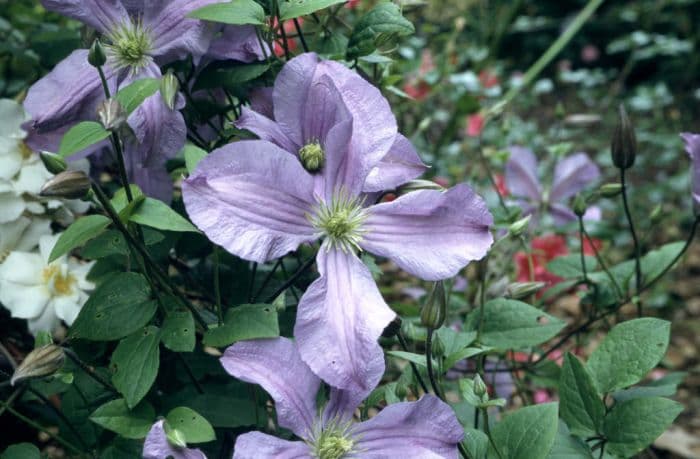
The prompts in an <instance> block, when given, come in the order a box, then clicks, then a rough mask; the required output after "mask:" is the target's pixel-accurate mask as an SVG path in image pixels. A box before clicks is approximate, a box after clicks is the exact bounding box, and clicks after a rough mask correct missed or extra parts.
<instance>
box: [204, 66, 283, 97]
mask: <svg viewBox="0 0 700 459" xmlns="http://www.w3.org/2000/svg"><path fill="white" fill-rule="evenodd" d="M269 68H270V64H268V63H266V62H256V63H252V64H244V63H238V62H237V63H229V62H216V63H214V64H212V65H209V66H207V67H206V68H205V69H204V70H203V71H202V72H201V74H200V76H199V77H198V78H197V81H196V82H195V84H194V90H195V91H197V90H200V89H213V88H220V87H224V88H230V89H233V88H237V87H239V86H240V85H241V84H242V83H246V82H248V81H251V80H254V79H255V78H257V77H259V76H260V75H262V74H263V73H265V72H266V71H267V70H268V69H269Z"/></svg>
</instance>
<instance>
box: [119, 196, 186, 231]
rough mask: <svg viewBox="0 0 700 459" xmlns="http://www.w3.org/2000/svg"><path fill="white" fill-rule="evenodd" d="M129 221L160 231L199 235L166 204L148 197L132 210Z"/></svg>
mask: <svg viewBox="0 0 700 459" xmlns="http://www.w3.org/2000/svg"><path fill="white" fill-rule="evenodd" d="M130 220H131V221H132V222H134V223H138V224H139V225H144V226H150V227H151V228H156V229H160V230H166V231H175V232H192V233H199V230H198V229H197V228H195V227H194V225H192V223H190V222H189V221H188V220H187V219H186V218H185V217H183V216H182V215H180V214H178V213H177V212H175V211H174V210H173V209H171V208H170V206H168V205H167V204H166V203H164V202H163V201H159V200H158V199H153V198H148V197H147V198H146V199H144V201H143V202H142V203H141V205H139V206H138V207H137V208H136V209H135V210H134V212H133V213H132V214H131V218H130Z"/></svg>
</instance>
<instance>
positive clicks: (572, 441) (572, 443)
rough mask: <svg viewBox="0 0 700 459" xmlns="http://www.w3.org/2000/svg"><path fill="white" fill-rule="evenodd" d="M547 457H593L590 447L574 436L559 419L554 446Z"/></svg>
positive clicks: (591, 458)
mask: <svg viewBox="0 0 700 459" xmlns="http://www.w3.org/2000/svg"><path fill="white" fill-rule="evenodd" d="M547 459H593V456H592V455H591V449H590V448H589V447H588V445H586V443H584V442H583V440H581V439H579V438H577V437H574V436H573V435H571V432H569V429H567V428H566V424H564V422H563V421H559V430H558V431H557V436H556V438H555V439H554V446H552V450H551V451H550V452H549V456H547Z"/></svg>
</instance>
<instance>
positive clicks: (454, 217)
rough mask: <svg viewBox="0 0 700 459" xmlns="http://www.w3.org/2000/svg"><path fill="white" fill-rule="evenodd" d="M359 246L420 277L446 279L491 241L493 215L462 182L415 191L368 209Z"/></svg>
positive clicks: (478, 256) (480, 255)
mask: <svg viewBox="0 0 700 459" xmlns="http://www.w3.org/2000/svg"><path fill="white" fill-rule="evenodd" d="M368 211H369V216H368V217H367V220H366V221H365V224H364V226H363V229H364V230H365V233H364V235H363V240H362V241H361V242H360V246H361V247H362V248H363V249H365V250H367V251H369V252H371V253H374V254H377V255H380V256H384V257H387V258H390V259H392V260H393V261H394V262H395V263H396V264H397V265H399V266H400V267H401V268H402V269H404V270H406V271H408V272H409V273H411V274H413V275H415V276H417V277H420V278H421V279H425V280H439V279H445V278H447V277H452V276H454V275H455V274H457V272H458V271H459V270H460V269H462V268H464V267H465V266H466V265H467V264H468V263H469V262H470V261H472V260H478V259H480V258H481V257H483V256H484V255H485V254H486V252H487V251H488V249H489V247H491V244H492V243H493V236H492V235H491V232H490V231H489V227H490V226H491V224H492V223H493V217H491V214H490V213H489V211H488V208H487V207H486V204H485V203H484V201H483V200H482V199H481V197H479V196H478V195H477V194H476V193H474V191H473V190H472V189H471V188H469V187H468V186H467V185H464V184H461V185H457V186H455V187H454V188H451V189H449V190H447V191H445V192H441V191H436V190H421V191H415V192H412V193H408V194H406V195H404V196H401V197H400V198H398V199H396V200H395V201H392V202H386V203H381V204H377V205H375V206H372V207H370V208H368Z"/></svg>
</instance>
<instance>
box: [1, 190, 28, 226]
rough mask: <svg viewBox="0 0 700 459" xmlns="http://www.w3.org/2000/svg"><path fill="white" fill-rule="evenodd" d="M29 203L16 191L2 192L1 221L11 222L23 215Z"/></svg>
mask: <svg viewBox="0 0 700 459" xmlns="http://www.w3.org/2000/svg"><path fill="white" fill-rule="evenodd" d="M26 207H27V205H26V203H25V202H24V199H23V198H22V197H21V196H18V195H17V194H15V192H14V191H8V192H0V209H2V212H1V213H0V223H9V222H11V221H14V220H17V219H18V218H19V217H21V216H22V212H24V209H26Z"/></svg>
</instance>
